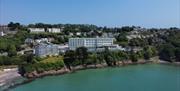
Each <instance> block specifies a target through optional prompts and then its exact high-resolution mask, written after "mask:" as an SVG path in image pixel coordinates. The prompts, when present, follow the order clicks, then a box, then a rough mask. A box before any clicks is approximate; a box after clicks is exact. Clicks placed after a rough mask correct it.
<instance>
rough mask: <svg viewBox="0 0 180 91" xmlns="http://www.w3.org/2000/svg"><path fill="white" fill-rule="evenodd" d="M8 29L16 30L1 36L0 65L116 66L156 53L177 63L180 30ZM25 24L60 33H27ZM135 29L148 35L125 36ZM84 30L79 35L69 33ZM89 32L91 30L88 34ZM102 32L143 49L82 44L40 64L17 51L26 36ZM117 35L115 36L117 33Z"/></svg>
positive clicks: (63, 38) (59, 37) (58, 39)
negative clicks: (102, 48)
mask: <svg viewBox="0 0 180 91" xmlns="http://www.w3.org/2000/svg"><path fill="white" fill-rule="evenodd" d="M8 27H10V30H11V31H17V33H16V34H12V35H11V34H10V35H6V36H2V37H0V53H1V54H3V53H7V54H8V55H7V56H4V55H0V65H1V66H5V65H19V67H20V68H21V71H22V72H31V71H33V70H39V72H42V71H43V70H50V69H59V68H61V67H63V66H65V65H66V66H67V67H68V68H69V69H71V67H73V66H77V65H84V66H85V65H89V64H100V63H107V64H108V66H115V65H116V64H117V63H118V61H121V62H124V61H127V60H131V61H132V62H137V61H138V59H146V60H148V59H150V58H151V57H154V56H159V58H160V59H162V60H165V61H168V62H180V29H178V28H168V29H155V28H152V29H146V30H141V31H139V30H134V29H135V28H136V27H135V26H132V27H129V26H125V27H121V28H107V27H98V26H95V25H88V24H54V25H51V24H43V23H37V24H29V25H27V26H24V25H21V24H20V23H13V22H11V23H9V24H8ZM28 27H36V28H51V27H56V28H62V29H63V31H62V32H61V33H47V32H46V33H30V32H29V30H28V29H27V28H28ZM133 31H138V32H139V35H143V36H148V35H153V36H149V37H144V38H132V39H128V38H127V36H128V35H130V33H131V32H133ZM76 32H81V33H87V35H86V36H85V35H81V36H76V35H73V36H69V33H76ZM89 32H92V33H89ZM103 33H112V34H116V35H114V38H115V39H116V41H115V43H116V44H119V45H120V46H123V47H130V48H137V47H138V48H142V50H140V51H138V52H134V51H133V50H132V51H128V52H127V51H109V50H108V48H105V51H103V52H94V53H89V52H87V49H86V48H84V47H80V48H77V49H76V51H72V50H69V51H67V52H66V53H64V54H60V55H59V56H62V57H63V59H62V60H60V61H57V63H42V62H41V61H42V60H43V59H42V58H39V57H36V56H34V55H33V54H27V55H18V54H17V52H18V51H20V50H23V48H22V47H21V45H23V44H24V41H25V39H26V38H32V39H38V38H47V37H49V38H54V41H53V42H52V43H56V44H64V43H67V42H68V38H71V37H95V36H101V35H102V34H103ZM117 34H118V35H117Z"/></svg>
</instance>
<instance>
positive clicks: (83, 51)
mask: <svg viewBox="0 0 180 91" xmlns="http://www.w3.org/2000/svg"><path fill="white" fill-rule="evenodd" d="M76 57H77V59H78V60H80V61H81V64H82V65H83V64H84V63H85V61H86V59H87V58H88V52H87V48H86V47H79V48H77V49H76Z"/></svg>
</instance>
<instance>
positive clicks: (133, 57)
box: [130, 52, 138, 62]
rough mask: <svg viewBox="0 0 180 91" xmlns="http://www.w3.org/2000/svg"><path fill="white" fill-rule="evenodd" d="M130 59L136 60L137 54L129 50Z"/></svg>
mask: <svg viewBox="0 0 180 91" xmlns="http://www.w3.org/2000/svg"><path fill="white" fill-rule="evenodd" d="M130 59H131V61H132V62H137V61H138V56H137V54H136V53H134V52H131V54H130Z"/></svg>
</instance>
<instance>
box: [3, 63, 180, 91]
mask: <svg viewBox="0 0 180 91" xmlns="http://www.w3.org/2000/svg"><path fill="white" fill-rule="evenodd" d="M147 63H157V64H175V65H178V66H179V65H180V63H169V62H166V63H165V62H164V61H163V62H162V61H151V60H149V61H145V60H140V61H138V62H136V63H132V62H131V61H126V62H125V63H122V62H120V63H117V65H116V66H114V67H121V66H125V65H136V64H147ZM106 67H109V66H108V65H107V64H106V63H103V64H96V65H87V66H82V65H79V66H75V67H72V70H69V69H68V68H66V67H63V68H62V69H60V70H50V71H45V72H42V73H37V72H36V71H34V72H31V73H26V74H25V75H24V77H25V78H27V80H24V81H23V82H21V83H18V84H13V85H11V86H10V87H8V88H7V89H6V90H8V89H10V88H15V87H17V86H19V85H23V84H26V83H29V82H31V81H34V80H35V79H36V78H43V77H45V76H52V75H63V74H68V73H73V72H75V71H79V70H86V69H99V68H106ZM6 90H5V91H6Z"/></svg>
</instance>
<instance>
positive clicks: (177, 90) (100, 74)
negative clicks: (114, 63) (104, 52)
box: [10, 64, 180, 91]
mask: <svg viewBox="0 0 180 91" xmlns="http://www.w3.org/2000/svg"><path fill="white" fill-rule="evenodd" d="M10 91H180V67H177V66H172V65H158V64H147V65H133V66H125V67H119V68H105V69H91V70H83V71H78V72H76V73H72V74H66V75H61V76H49V77H44V78H41V79H37V80H35V81H33V82H31V83H28V84H24V85H21V86H19V87H16V88H14V89H11V90H10Z"/></svg>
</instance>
